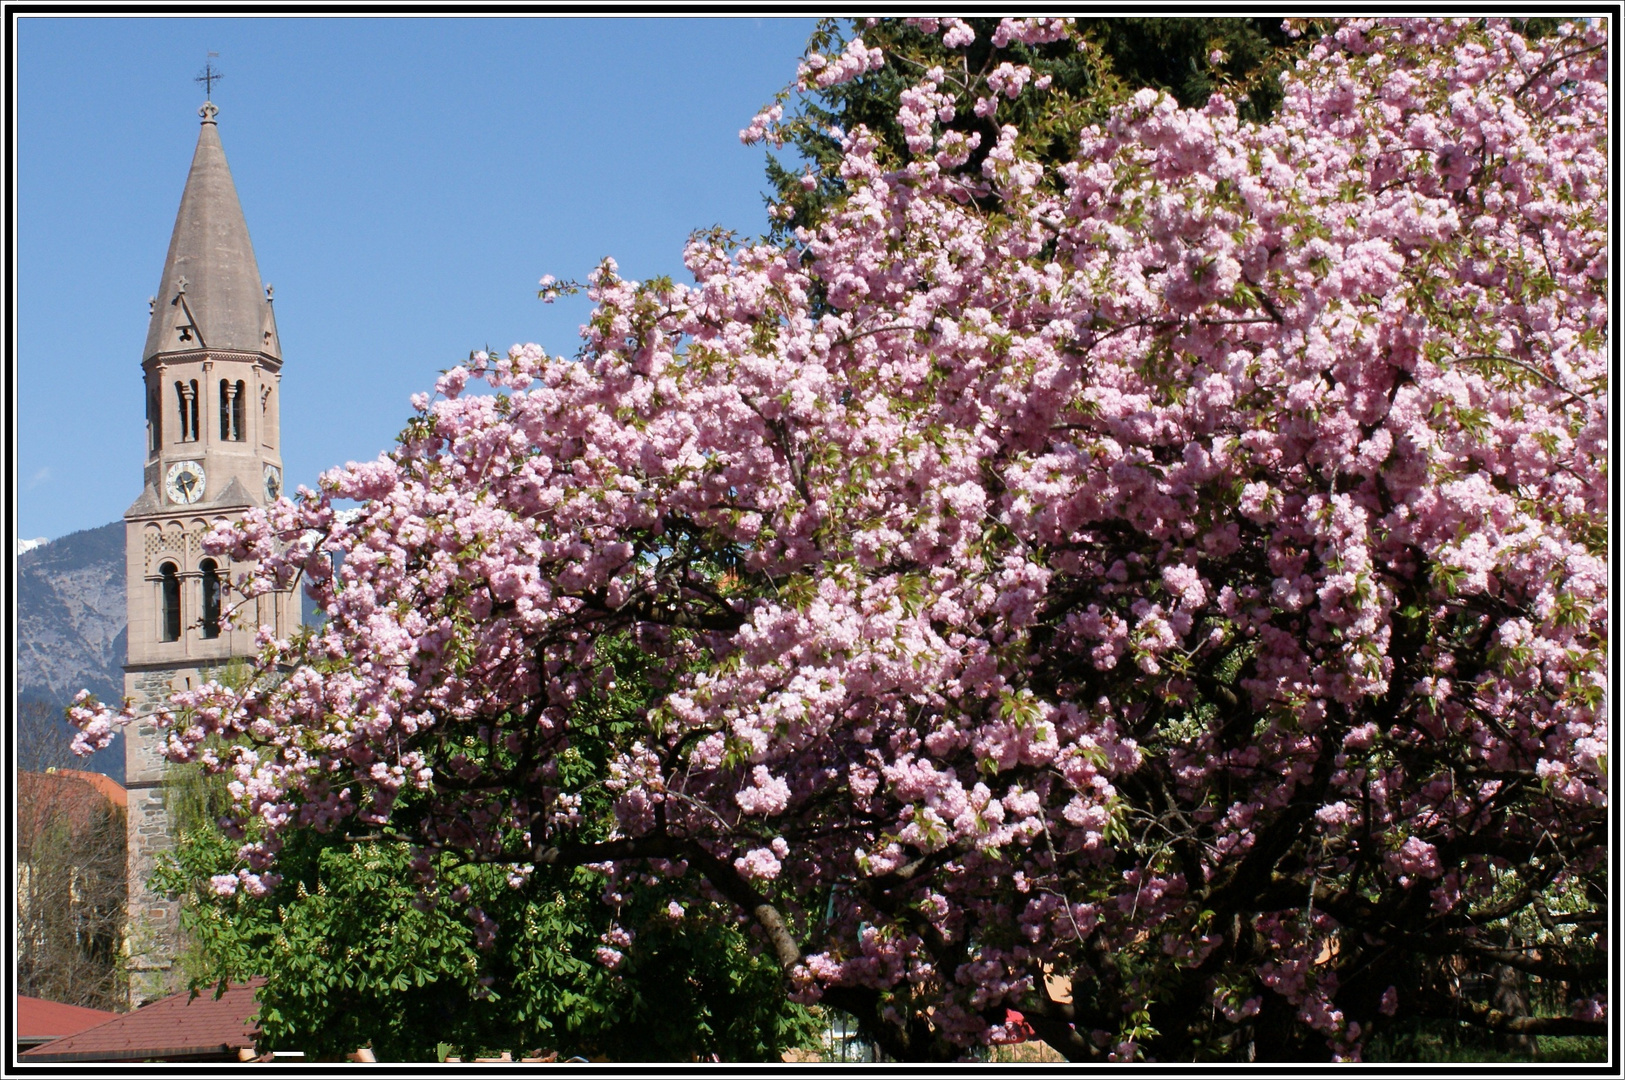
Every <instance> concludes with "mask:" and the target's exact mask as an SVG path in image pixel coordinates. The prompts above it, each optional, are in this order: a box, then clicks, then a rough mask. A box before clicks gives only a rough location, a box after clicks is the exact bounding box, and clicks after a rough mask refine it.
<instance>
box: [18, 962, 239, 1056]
mask: <svg viewBox="0 0 1625 1080" xmlns="http://www.w3.org/2000/svg"><path fill="white" fill-rule="evenodd" d="M264 984H265V980H264V979H250V980H249V981H248V982H247V983H246V984H244V983H239V984H236V985H233V986H231V987H230V988H229V989H227V990H226V992H225V993H224V994H223V995H221V996H220V998H219V999H218V1000H217V999H216V998H215V996H214V992H213V991H212V990H201V991H199V992H198V996H197V997H195V998H194V997H192V995H191V992H190V991H186V990H182V991H181V992H180V993H178V994H171V995H170V996H169V997H166V998H160V999H159V1000H157V1001H154V1002H152V1003H150V1004H147V1005H143V1006H141V1008H139V1009H137V1010H135V1011H134V1012H130V1013H125V1014H124V1015H122V1016H120V1017H118V1018H117V1019H114V1020H109V1021H108V1022H107V1023H105V1024H101V1025H99V1026H97V1027H93V1028H89V1029H87V1030H85V1031H81V1032H78V1033H77V1034H74V1035H69V1036H68V1037H67V1038H65V1039H57V1040H56V1041H55V1042H49V1043H46V1044H45V1045H44V1046H40V1047H36V1048H34V1049H33V1050H28V1051H25V1052H24V1053H22V1054H21V1055H19V1056H20V1057H25V1058H27V1059H28V1060H30V1061H148V1060H152V1059H159V1060H162V1059H166V1058H185V1057H203V1056H206V1055H230V1054H232V1053H234V1052H235V1051H237V1050H241V1049H244V1048H247V1047H252V1046H253V1045H254V1038H255V1036H256V1035H258V1034H259V1027H258V1025H257V1024H255V1023H254V1019H253V1017H254V1013H255V1011H256V1010H257V1009H258V1008H259V1004H258V1003H257V1002H256V1001H255V1000H254V992H255V991H256V990H258V989H259V988H260V987H261V986H263V985H264Z"/></svg>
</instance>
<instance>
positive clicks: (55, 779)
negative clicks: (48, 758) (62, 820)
mask: <svg viewBox="0 0 1625 1080" xmlns="http://www.w3.org/2000/svg"><path fill="white" fill-rule="evenodd" d="M16 797H17V804H16V805H17V838H18V843H19V844H20V845H21V847H22V849H23V857H24V858H25V859H26V858H27V856H28V849H29V848H30V846H31V845H32V844H33V841H34V839H35V838H36V837H38V836H40V835H41V833H42V831H43V830H44V829H45V828H46V826H47V825H48V824H49V823H50V822H51V821H52V820H53V819H55V818H56V817H57V816H58V815H61V816H64V817H66V818H67V819H68V821H69V822H70V823H71V824H72V827H73V828H75V829H83V828H85V827H86V826H87V825H89V824H90V823H91V821H93V820H94V819H95V816H96V813H97V812H98V811H100V810H103V809H104V808H106V807H109V806H116V807H118V808H119V809H121V810H122V809H124V807H125V804H126V792H125V790H124V787H123V785H121V784H119V783H118V782H117V781H116V780H113V779H111V778H109V777H106V776H103V775H102V774H101V773H92V772H81V771H80V770H78V769H52V770H51V771H49V772H42V773H37V772H18V773H17V796H16Z"/></svg>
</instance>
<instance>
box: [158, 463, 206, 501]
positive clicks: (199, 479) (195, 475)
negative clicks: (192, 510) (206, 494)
mask: <svg viewBox="0 0 1625 1080" xmlns="http://www.w3.org/2000/svg"><path fill="white" fill-rule="evenodd" d="M203 482H204V481H203V466H202V465H199V464H198V463H197V462H195V461H177V462H175V464H173V465H171V466H170V467H169V475H167V476H166V477H165V478H164V491H165V493H166V494H168V495H169V501H170V502H178V503H195V502H197V501H198V500H199V499H201V498H203Z"/></svg>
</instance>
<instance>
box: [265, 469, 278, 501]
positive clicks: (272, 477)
mask: <svg viewBox="0 0 1625 1080" xmlns="http://www.w3.org/2000/svg"><path fill="white" fill-rule="evenodd" d="M281 495H282V470H281V469H279V468H277V467H276V466H275V465H267V466H266V467H265V497H266V498H267V499H270V500H271V501H273V502H275V501H276V500H277V499H278V498H279V497H281Z"/></svg>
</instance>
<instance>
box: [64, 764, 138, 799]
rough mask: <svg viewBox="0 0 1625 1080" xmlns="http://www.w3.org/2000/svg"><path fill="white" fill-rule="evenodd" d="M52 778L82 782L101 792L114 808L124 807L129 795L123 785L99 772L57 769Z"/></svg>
mask: <svg viewBox="0 0 1625 1080" xmlns="http://www.w3.org/2000/svg"><path fill="white" fill-rule="evenodd" d="M51 775H53V776H71V777H72V778H73V779H75V780H82V781H84V782H85V783H87V784H89V785H90V786H91V787H93V788H95V789H96V790H97V791H99V792H101V793H102V795H103V796H104V797H106V799H107V801H108V802H110V803H112V804H113V805H114V806H119V807H122V806H126V805H128V802H129V795H130V793H129V792H128V791H126V790H124V785H123V784H121V783H119V782H118V781H117V780H114V779H113V778H112V777H111V776H106V775H104V774H102V773H99V772H87V771H85V770H84V769H57V770H55V771H54V772H53V773H52V774H51Z"/></svg>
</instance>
